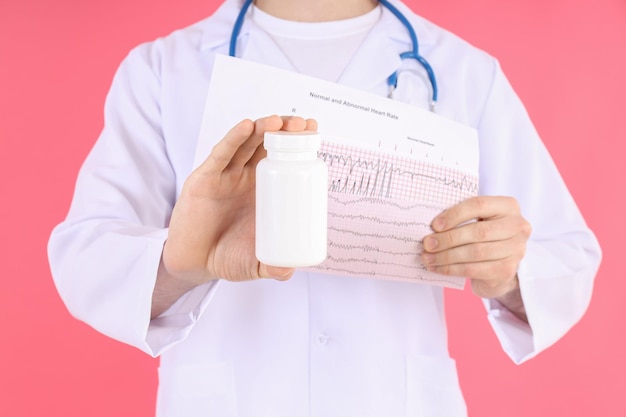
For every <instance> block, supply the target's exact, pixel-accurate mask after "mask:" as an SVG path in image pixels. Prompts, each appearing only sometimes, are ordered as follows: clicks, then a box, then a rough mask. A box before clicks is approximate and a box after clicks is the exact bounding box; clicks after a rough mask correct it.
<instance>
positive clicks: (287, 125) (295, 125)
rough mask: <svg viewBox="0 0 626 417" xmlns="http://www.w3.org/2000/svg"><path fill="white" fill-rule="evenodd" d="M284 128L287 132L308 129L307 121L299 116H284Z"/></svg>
mask: <svg viewBox="0 0 626 417" xmlns="http://www.w3.org/2000/svg"><path fill="white" fill-rule="evenodd" d="M282 120H283V127H282V130H285V131H287V132H300V131H304V130H306V127H307V121H306V120H304V119H303V118H302V117H299V116H283V117H282Z"/></svg>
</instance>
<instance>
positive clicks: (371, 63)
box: [338, 9, 401, 94]
mask: <svg viewBox="0 0 626 417" xmlns="http://www.w3.org/2000/svg"><path fill="white" fill-rule="evenodd" d="M386 12H387V10H386V9H385V10H383V14H382V15H381V21H380V22H378V23H377V24H376V25H375V26H374V27H373V28H372V30H371V31H370V33H369V34H368V35H367V38H366V39H365V41H364V42H363V44H362V45H361V47H360V48H359V49H358V50H357V52H356V54H355V55H354V57H353V58H352V60H350V63H349V64H348V66H347V67H346V69H345V70H344V72H343V74H342V75H341V77H340V78H339V80H338V82H339V84H343V85H347V86H350V87H355V88H359V89H363V90H368V91H375V92H377V93H382V94H386V90H385V87H383V86H385V85H386V80H387V78H388V77H389V76H390V75H391V74H392V73H393V72H394V71H395V70H396V69H397V68H398V67H399V66H400V64H401V59H400V55H399V52H401V51H400V49H399V48H400V47H401V43H400V44H399V43H398V42H395V41H394V40H393V39H392V38H391V37H390V34H389V32H388V30H389V28H390V26H392V25H390V23H391V22H389V19H388V18H389V16H388V13H386ZM381 89H382V90H385V91H382V90H381ZM379 90H381V91H379Z"/></svg>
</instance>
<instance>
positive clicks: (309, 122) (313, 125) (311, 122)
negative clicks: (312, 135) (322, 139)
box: [305, 119, 317, 132]
mask: <svg viewBox="0 0 626 417" xmlns="http://www.w3.org/2000/svg"><path fill="white" fill-rule="evenodd" d="M305 130H309V131H311V132H317V120H315V119H306V129H305Z"/></svg>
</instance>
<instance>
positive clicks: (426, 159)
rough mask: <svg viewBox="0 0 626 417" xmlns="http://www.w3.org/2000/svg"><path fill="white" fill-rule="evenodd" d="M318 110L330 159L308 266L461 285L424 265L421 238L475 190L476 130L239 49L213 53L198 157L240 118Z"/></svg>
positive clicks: (306, 115)
mask: <svg viewBox="0 0 626 417" xmlns="http://www.w3.org/2000/svg"><path fill="white" fill-rule="evenodd" d="M271 114H279V115H298V116H302V117H304V118H315V119H316V120H317V122H318V125H319V126H318V127H319V133H320V134H321V135H322V148H321V150H320V152H319V153H318V156H319V157H320V158H321V159H322V160H324V161H325V162H326V163H327V165H328V167H329V183H328V198H329V200H328V257H327V259H326V261H325V262H324V263H322V264H321V265H318V266H316V267H313V268H309V269H311V270H315V271H319V272H327V273H332V274H337V275H349V276H359V277H372V278H381V279H395V280H404V281H413V282H421V283H428V284H434V285H443V286H447V287H454V288H461V287H463V285H464V281H465V280H464V278H461V277H449V276H444V275H440V274H434V273H431V272H428V271H426V269H425V268H424V266H423V265H422V263H421V261H420V257H419V254H420V253H421V251H422V247H421V242H422V238H423V237H424V236H426V235H428V234H430V233H432V230H431V228H430V223H431V221H432V219H433V218H434V217H435V216H436V215H437V214H438V213H440V212H441V211H443V210H444V209H446V208H448V207H450V206H451V205H453V204H455V203H457V202H459V201H461V200H464V199H466V198H468V197H471V196H474V195H477V193H478V138H477V133H476V131H475V130H474V129H472V128H469V127H467V126H464V125H461V124H459V123H456V122H453V121H450V120H447V119H445V118H443V117H441V116H438V115H436V114H434V113H432V112H429V111H426V110H423V109H419V108H417V107H414V106H411V105H408V104H404V103H400V102H396V101H393V100H390V99H387V98H385V97H380V96H377V95H373V94H370V93H367V92H363V91H360V90H356V89H352V88H349V87H345V86H341V85H338V84H334V83H331V82H327V81H323V80H318V79H315V78H312V77H308V76H304V75H301V74H297V73H293V72H289V71H285V70H280V69H276V68H273V67H269V66H266V65H261V64H257V63H252V62H249V61H244V60H241V59H238V58H231V57H227V56H221V55H220V56H218V57H217V58H216V62H215V66H214V70H213V75H212V78H211V85H210V87H209V93H208V96H207V102H206V107H205V110H204V116H203V122H202V127H201V132H200V137H199V140H198V145H197V150H196V156H195V162H194V166H197V165H199V164H200V163H201V162H202V161H203V160H204V159H205V158H206V156H207V155H208V154H209V153H210V151H211V148H212V147H213V146H214V145H215V144H216V143H217V142H218V141H219V140H221V138H223V137H224V135H225V134H226V132H227V131H228V130H229V129H230V128H231V127H232V126H234V125H235V124H237V123H238V122H239V121H241V120H242V119H244V118H249V119H252V120H254V119H257V118H260V117H265V116H268V115H271Z"/></svg>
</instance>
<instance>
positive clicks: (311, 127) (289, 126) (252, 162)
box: [247, 116, 317, 166]
mask: <svg viewBox="0 0 626 417" xmlns="http://www.w3.org/2000/svg"><path fill="white" fill-rule="evenodd" d="M282 121H283V126H282V130H285V131H289V132H298V131H301V130H305V131H317V121H315V120H314V119H307V120H304V119H302V118H301V117H297V116H283V117H282ZM266 155H267V152H266V151H265V148H263V146H261V145H259V147H258V148H257V149H256V151H255V153H254V154H253V155H252V157H251V158H250V159H249V160H248V162H247V165H248V166H256V164H258V163H259V161H260V160H261V159H263V158H265V156H266Z"/></svg>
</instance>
